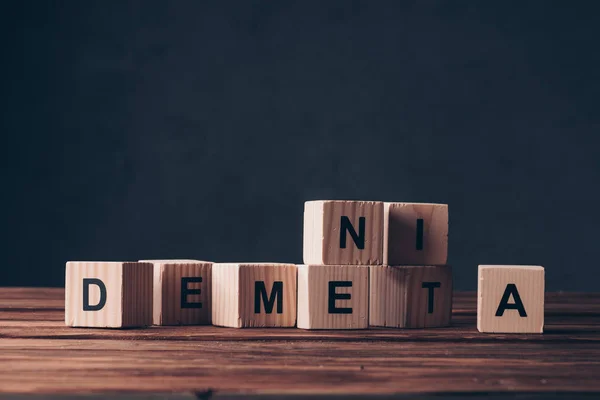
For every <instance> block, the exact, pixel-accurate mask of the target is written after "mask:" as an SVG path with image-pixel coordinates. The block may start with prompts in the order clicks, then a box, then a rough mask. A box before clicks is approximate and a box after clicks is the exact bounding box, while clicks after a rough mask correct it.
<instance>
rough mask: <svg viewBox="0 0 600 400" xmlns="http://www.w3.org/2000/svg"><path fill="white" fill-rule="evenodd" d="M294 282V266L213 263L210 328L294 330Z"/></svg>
mask: <svg viewBox="0 0 600 400" xmlns="http://www.w3.org/2000/svg"><path fill="white" fill-rule="evenodd" d="M296 281H297V276H296V265H294V264H277V263H274V264H267V263H236V264H213V268H212V297H213V298H212V323H213V325H217V326H226V327H230V328H246V327H293V326H294V325H295V324H296Z"/></svg>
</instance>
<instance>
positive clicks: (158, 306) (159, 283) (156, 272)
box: [152, 263, 167, 325]
mask: <svg viewBox="0 0 600 400" xmlns="http://www.w3.org/2000/svg"><path fill="white" fill-rule="evenodd" d="M163 273H164V268H163V265H162V264H158V263H157V264H154V267H153V279H152V323H153V324H154V325H162V322H163V320H162V313H163V309H166V307H165V305H164V304H163V295H162V293H163ZM166 300H167V299H165V301H166Z"/></svg>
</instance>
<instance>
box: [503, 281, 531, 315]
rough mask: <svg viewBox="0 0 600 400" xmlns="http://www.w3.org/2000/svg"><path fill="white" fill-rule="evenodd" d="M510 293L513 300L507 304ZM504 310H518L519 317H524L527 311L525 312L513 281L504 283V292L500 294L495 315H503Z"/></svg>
mask: <svg viewBox="0 0 600 400" xmlns="http://www.w3.org/2000/svg"><path fill="white" fill-rule="evenodd" d="M511 294H512V296H513V299H515V302H514V303H512V304H508V299H510V295H511ZM504 310H519V315H520V316H521V317H526V316H527V313H526V312H525V307H524V306H523V302H522V301H521V296H519V291H518V290H517V286H516V285H515V284H514V283H509V284H508V285H506V289H504V294H503V295H502V300H500V305H499V306H498V310H497V311H496V317H501V316H503V315H504Z"/></svg>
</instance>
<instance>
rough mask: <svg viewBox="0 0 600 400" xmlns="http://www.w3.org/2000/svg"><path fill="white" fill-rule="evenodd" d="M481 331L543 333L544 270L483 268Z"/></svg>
mask: <svg viewBox="0 0 600 400" xmlns="http://www.w3.org/2000/svg"><path fill="white" fill-rule="evenodd" d="M477 329H478V330H479V332H489V333H494V332H496V333H542V332H543V331H544V268H543V267H540V266H529V265H480V266H479V279H478V286H477Z"/></svg>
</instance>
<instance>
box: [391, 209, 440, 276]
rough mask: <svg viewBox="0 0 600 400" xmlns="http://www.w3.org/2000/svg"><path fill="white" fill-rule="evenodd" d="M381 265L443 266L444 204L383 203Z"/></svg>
mask: <svg viewBox="0 0 600 400" xmlns="http://www.w3.org/2000/svg"><path fill="white" fill-rule="evenodd" d="M383 235H384V240H383V264H384V265H444V264H446V262H447V259H448V205H447V204H428V203H385V204H384V207H383Z"/></svg>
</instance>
